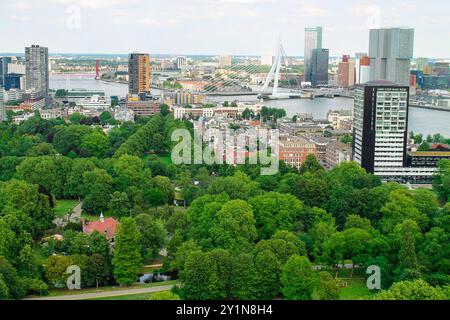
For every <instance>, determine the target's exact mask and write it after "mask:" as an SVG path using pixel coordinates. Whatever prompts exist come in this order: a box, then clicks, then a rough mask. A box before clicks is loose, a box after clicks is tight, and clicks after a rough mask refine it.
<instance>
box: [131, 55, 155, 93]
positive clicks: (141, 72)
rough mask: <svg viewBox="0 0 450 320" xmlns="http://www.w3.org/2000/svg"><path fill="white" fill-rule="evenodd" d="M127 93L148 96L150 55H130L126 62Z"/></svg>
mask: <svg viewBox="0 0 450 320" xmlns="http://www.w3.org/2000/svg"><path fill="white" fill-rule="evenodd" d="M128 73H129V82H128V89H129V90H128V91H129V93H130V94H137V95H147V94H150V55H149V54H144V53H132V54H130V57H129V60H128Z"/></svg>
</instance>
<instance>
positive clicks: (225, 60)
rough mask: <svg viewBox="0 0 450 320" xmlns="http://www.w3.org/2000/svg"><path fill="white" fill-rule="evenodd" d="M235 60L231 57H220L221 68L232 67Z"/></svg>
mask: <svg viewBox="0 0 450 320" xmlns="http://www.w3.org/2000/svg"><path fill="white" fill-rule="evenodd" d="M232 62H233V59H232V57H231V56H220V57H219V68H226V67H231V65H232Z"/></svg>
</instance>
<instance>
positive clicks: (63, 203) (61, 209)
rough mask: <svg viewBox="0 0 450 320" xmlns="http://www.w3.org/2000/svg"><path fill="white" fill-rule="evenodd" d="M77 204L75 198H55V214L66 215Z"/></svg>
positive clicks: (60, 216)
mask: <svg viewBox="0 0 450 320" xmlns="http://www.w3.org/2000/svg"><path fill="white" fill-rule="evenodd" d="M77 204H78V201H77V200H56V207H55V216H56V217H59V218H62V217H64V216H66V215H67V214H69V213H71V211H72V209H73V208H75V207H76V205H77Z"/></svg>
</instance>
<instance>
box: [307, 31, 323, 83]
mask: <svg viewBox="0 0 450 320" xmlns="http://www.w3.org/2000/svg"><path fill="white" fill-rule="evenodd" d="M322 32H323V30H322V27H316V28H305V53H304V72H305V81H306V82H311V81H312V80H311V72H312V62H311V60H312V55H313V50H314V49H322Z"/></svg>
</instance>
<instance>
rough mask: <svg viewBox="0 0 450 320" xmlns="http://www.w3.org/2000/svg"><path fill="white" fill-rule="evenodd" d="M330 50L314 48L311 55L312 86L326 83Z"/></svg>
mask: <svg viewBox="0 0 450 320" xmlns="http://www.w3.org/2000/svg"><path fill="white" fill-rule="evenodd" d="M329 58H330V50H328V49H314V50H313V51H312V57H311V84H312V86H313V87H317V86H323V85H327V84H328V61H329Z"/></svg>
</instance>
